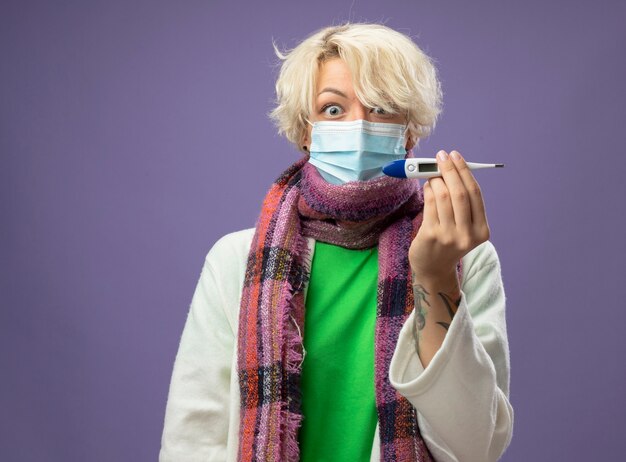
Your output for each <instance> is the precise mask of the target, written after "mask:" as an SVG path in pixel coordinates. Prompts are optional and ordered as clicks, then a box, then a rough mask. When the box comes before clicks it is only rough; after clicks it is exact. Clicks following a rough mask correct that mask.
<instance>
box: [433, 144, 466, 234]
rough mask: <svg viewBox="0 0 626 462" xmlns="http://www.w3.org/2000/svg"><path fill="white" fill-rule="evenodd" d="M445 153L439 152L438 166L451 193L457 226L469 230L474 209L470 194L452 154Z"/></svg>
mask: <svg viewBox="0 0 626 462" xmlns="http://www.w3.org/2000/svg"><path fill="white" fill-rule="evenodd" d="M444 154H445V151H439V152H438V153H437V166H438V168H439V171H440V172H441V174H442V176H443V181H444V182H445V184H446V186H447V188H448V192H449V193H450V201H451V203H452V210H453V215H454V222H455V224H456V226H457V228H460V229H461V230H466V231H467V230H470V229H471V228H472V209H471V204H470V201H469V197H468V196H469V194H468V192H467V189H466V188H465V184H464V183H463V180H462V179H461V177H460V176H459V172H458V171H457V168H456V164H455V162H454V161H453V160H452V159H451V158H450V156H446V155H444Z"/></svg>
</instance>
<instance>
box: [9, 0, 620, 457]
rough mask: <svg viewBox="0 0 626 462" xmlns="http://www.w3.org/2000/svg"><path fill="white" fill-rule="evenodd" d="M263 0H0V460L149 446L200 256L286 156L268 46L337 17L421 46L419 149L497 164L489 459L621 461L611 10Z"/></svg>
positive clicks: (487, 186)
mask: <svg viewBox="0 0 626 462" xmlns="http://www.w3.org/2000/svg"><path fill="white" fill-rule="evenodd" d="M257 4H258V5H261V4H262V5H263V6H262V7H260V6H251V5H253V3H252V2H250V4H249V5H250V6H245V4H244V3H241V2H239V3H234V2H226V1H211V2H208V1H206V2H200V1H188V2H164V1H159V2H154V1H153V2H147V1H145V2H139V1H136V2H132V3H131V2H120V1H91V2H81V1H74V2H70V1H55V2H34V1H3V2H2V4H1V5H0V52H1V55H0V56H1V59H0V155H1V158H0V162H1V164H0V213H1V221H0V239H1V241H0V252H1V254H0V262H1V263H0V271H1V273H0V303H1V305H0V307H1V309H0V351H1V353H0V371H1V379H0V409H2V412H1V413H0V459H1V460H11V461H34V460H45V461H70V460H71V461H74V460H76V461H78V460H81V461H82V460H89V461H111V460H116V461H149V460H155V459H156V457H157V453H158V449H159V444H160V436H161V430H162V423H163V416H164V410H165V402H166V396H167V391H168V386H169V379H170V374H171V369H172V364H173V361H174V356H175V353H176V349H177V345H178V341H179V338H180V334H181V331H182V328H183V323H184V321H185V318H186V314H187V310H188V306H189V303H190V301H191V296H192V293H193V290H194V287H195V284H196V282H197V278H198V276H199V274H200V269H201V265H202V262H203V258H204V256H205V254H206V252H207V251H208V249H209V248H210V247H211V245H212V244H213V243H214V242H215V240H216V239H217V238H218V237H220V236H221V235H223V234H225V233H227V232H230V231H234V230H238V229H242V228H247V227H251V226H253V225H254V222H255V220H256V218H257V215H258V211H259V207H260V203H261V199H262V197H263V195H264V193H265V191H266V190H267V188H268V187H269V185H270V183H271V181H272V180H273V179H274V177H275V176H276V175H277V174H278V173H279V172H280V171H282V169H284V168H285V167H286V166H287V165H288V164H289V163H291V162H292V161H294V160H295V159H296V154H295V151H294V150H293V149H292V148H291V147H290V146H289V145H288V144H287V143H286V141H284V140H283V139H281V138H279V137H278V136H277V135H276V134H275V130H274V128H273V127H272V125H271V123H270V122H269V120H268V119H267V117H266V113H267V112H268V111H269V109H270V107H271V101H272V99H273V96H274V95H273V80H274V77H275V68H274V67H273V64H274V63H275V59H274V57H273V52H272V47H271V39H272V38H275V39H276V40H277V42H278V43H279V44H281V45H286V46H293V45H295V43H296V42H297V41H298V40H300V39H302V38H304V36H305V35H308V34H309V33H310V32H312V31H314V30H316V29H318V28H319V27H322V26H325V25H328V24H330V23H338V22H341V21H343V20H346V19H352V20H353V21H359V20H366V21H381V20H383V21H385V22H386V23H387V24H388V25H390V26H392V27H394V28H397V29H399V30H401V31H404V32H407V33H409V34H411V35H413V36H416V37H417V38H416V40H417V42H418V43H419V44H420V45H421V46H422V47H423V48H424V49H425V50H426V51H427V52H428V53H429V54H431V55H432V56H433V57H434V58H435V59H436V60H437V63H438V67H439V70H440V75H441V79H442V82H443V88H444V92H445V110H444V113H443V115H442V118H441V120H440V123H439V125H438V127H437V129H436V131H435V133H434V135H433V136H432V137H431V138H430V139H429V140H426V141H425V142H423V143H422V145H421V149H420V151H419V152H420V154H423V155H424V156H430V155H432V154H434V153H435V151H436V150H437V149H439V148H445V149H454V148H456V149H459V150H460V151H461V152H462V153H463V154H464V155H465V156H466V157H468V158H470V159H472V160H475V161H498V162H505V163H506V164H507V167H506V169H504V170H499V171H497V172H496V171H489V172H481V173H478V174H477V177H478V179H479V181H480V183H481V185H482V188H483V191H484V195H485V200H486V205H487V211H488V217H489V221H490V225H491V229H492V240H493V242H494V243H495V245H496V247H497V248H498V250H499V253H500V257H501V260H502V265H503V276H504V281H505V286H506V290H507V295H508V312H507V319H508V326H509V337H510V346H511V358H512V372H511V377H512V385H511V401H512V403H513V405H514V407H515V431H514V438H513V442H512V445H511V446H510V448H509V450H508V452H507V453H506V455H505V456H504V458H503V460H506V461H527V460H534V461H555V460H568V461H583V460H618V459H621V457H619V456H618V455H619V454H623V453H624V451H625V450H626V443H625V441H624V437H623V431H624V425H625V424H626V412H625V411H626V406H625V404H626V393H625V392H626V390H625V388H626V387H625V383H626V380H625V375H626V368H625V367H624V362H623V359H621V357H622V355H623V353H624V352H625V351H626V335H624V329H623V326H624V323H625V322H626V313H625V312H624V309H623V292H622V290H623V286H624V283H623V277H622V274H621V271H620V270H621V268H623V259H624V255H625V252H624V251H625V246H624V233H623V230H622V229H623V225H624V217H625V215H624V206H623V202H622V201H623V200H624V197H626V194H625V193H626V190H625V189H626V188H625V186H624V179H623V173H624V167H625V166H626V161H625V160H624V152H623V151H624V146H625V144H626V143H625V141H626V139H625V135H624V133H625V131H626V130H625V129H624V127H623V124H624V121H625V120H626V109H625V108H626V96H625V95H626V91H625V90H626V86H625V84H624V82H626V59H625V56H626V53H625V52H624V50H625V49H626V47H625V45H626V28H625V27H624V23H625V22H626V21H625V20H626V3H624V2H620V1H612V2H611V1H606V2H591V1H587V2H571V1H553V2H545V1H541V0H532V1H523V2H522V1H518V2H512V1H474V2H460V1H459V2H435V1H388V2H385V4H384V6H383V2H364V1H361V0H354V1H352V0H348V1H337V0H318V1H317V2H309V3H304V2H284V3H279V2H267V1H266V2H256V3H254V5H257ZM242 167H243V168H242ZM235 168H241V176H240V177H239V178H232V177H229V176H228V175H226V174H224V173H222V171H232V170H234V169H235ZM622 457H623V456H622Z"/></svg>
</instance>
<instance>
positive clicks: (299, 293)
mask: <svg viewBox="0 0 626 462" xmlns="http://www.w3.org/2000/svg"><path fill="white" fill-rule="evenodd" d="M296 247H297V250H296V255H297V256H298V257H296V261H295V262H294V263H295V265H294V267H293V268H292V270H293V269H296V272H297V273H298V274H294V278H293V279H292V280H295V281H297V283H298V287H293V285H292V284H290V283H287V289H288V293H289V297H288V298H287V299H286V300H283V301H284V302H285V303H287V308H288V309H286V310H283V313H282V314H283V316H282V319H281V322H282V326H283V332H284V338H285V350H286V355H285V356H286V360H285V371H286V372H287V374H288V377H287V378H286V379H285V380H286V383H287V386H286V389H285V392H286V394H287V396H286V397H285V398H286V399H284V400H283V404H282V408H281V416H282V418H281V428H280V433H281V441H284V444H285V447H284V448H283V451H284V458H281V460H285V461H298V460H299V459H300V446H299V444H298V430H299V428H300V426H301V425H302V419H303V416H302V414H301V408H302V407H301V403H302V391H301V389H300V384H299V383H294V380H296V379H298V378H299V377H300V376H301V373H302V362H303V360H304V355H305V350H304V335H303V324H304V293H303V290H304V287H305V285H306V283H307V281H308V277H309V276H308V274H307V273H305V272H304V271H301V270H304V269H306V268H309V267H310V265H309V264H308V260H309V259H310V255H311V252H310V250H309V246H308V242H307V239H306V238H305V237H303V236H302V235H299V237H298V240H297V243H296ZM292 401H295V403H293V402H292Z"/></svg>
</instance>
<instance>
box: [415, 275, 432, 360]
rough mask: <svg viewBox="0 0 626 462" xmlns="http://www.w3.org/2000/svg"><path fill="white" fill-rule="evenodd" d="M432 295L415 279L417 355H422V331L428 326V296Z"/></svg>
mask: <svg viewBox="0 0 626 462" xmlns="http://www.w3.org/2000/svg"><path fill="white" fill-rule="evenodd" d="M427 295H430V294H429V293H428V291H427V290H426V289H425V288H424V286H422V285H421V284H416V283H415V278H413V299H414V303H415V314H414V317H413V322H414V324H415V326H414V327H413V340H414V343H415V351H416V352H417V355H418V356H419V354H420V340H421V338H422V329H424V326H425V325H426V314H427V313H428V310H427V309H426V306H430V303H428V300H426V296H427Z"/></svg>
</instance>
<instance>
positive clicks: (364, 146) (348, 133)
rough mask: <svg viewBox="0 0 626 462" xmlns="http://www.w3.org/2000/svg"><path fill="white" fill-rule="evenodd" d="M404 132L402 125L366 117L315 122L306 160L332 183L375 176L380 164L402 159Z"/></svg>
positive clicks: (380, 174) (380, 170)
mask: <svg viewBox="0 0 626 462" xmlns="http://www.w3.org/2000/svg"><path fill="white" fill-rule="evenodd" d="M405 131H406V127H405V126H404V125H399V124H389V123H377V122H368V121H367V120H354V121H349V122H333V121H324V122H315V123H314V124H313V130H312V132H311V147H310V152H311V158H310V159H309V162H310V163H311V164H313V165H314V166H315V167H316V168H317V170H318V171H319V172H320V175H322V177H323V178H324V179H325V180H326V181H328V182H329V183H332V184H337V185H339V184H343V183H347V182H349V181H366V180H371V179H373V178H378V177H380V176H383V171H382V168H383V166H384V165H386V164H388V163H389V162H392V161H394V160H400V159H404V157H405V155H406V149H405V148H404V145H405V139H404V135H405Z"/></svg>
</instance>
